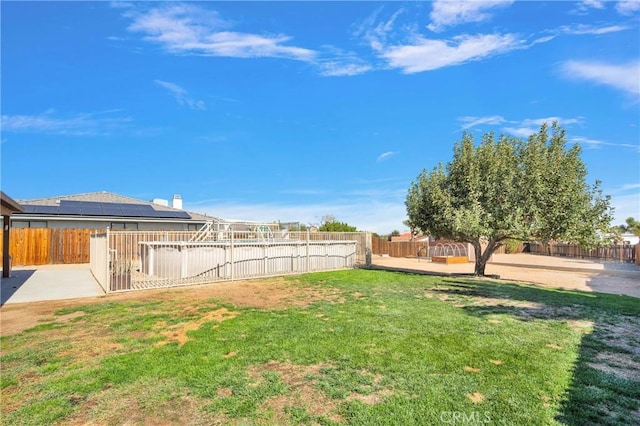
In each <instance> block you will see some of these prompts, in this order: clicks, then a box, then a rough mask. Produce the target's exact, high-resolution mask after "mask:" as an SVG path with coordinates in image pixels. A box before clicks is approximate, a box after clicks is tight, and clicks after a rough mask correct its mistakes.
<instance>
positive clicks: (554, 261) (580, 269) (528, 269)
mask: <svg viewBox="0 0 640 426" xmlns="http://www.w3.org/2000/svg"><path fill="white" fill-rule="evenodd" d="M372 263H373V265H374V266H375V267H380V268H392V269H398V270H406V271H415V272H424V273H435V274H471V273H473V267H474V265H473V263H466V264H458V265H455V264H454V265H445V264H437V263H433V262H430V261H427V260H425V259H416V258H398V257H384V256H373V259H372ZM485 272H486V274H487V275H497V276H499V277H500V279H502V280H508V281H516V282H524V283H532V284H537V285H541V286H543V287H549V288H558V289H563V290H580V291H597V292H602V293H611V294H624V295H627V296H633V297H638V298H640V266H638V265H633V264H625V263H614V262H597V261H589V260H582V259H571V258H562V257H550V256H537V255H530V254H507V255H494V258H493V259H492V261H491V262H489V263H488V264H487V267H486V270H485Z"/></svg>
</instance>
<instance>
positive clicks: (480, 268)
mask: <svg viewBox="0 0 640 426" xmlns="http://www.w3.org/2000/svg"><path fill="white" fill-rule="evenodd" d="M498 246H499V244H498V243H496V242H495V241H493V240H489V242H488V243H487V247H486V248H485V249H484V252H482V245H481V244H480V242H479V241H478V242H477V243H475V242H474V243H473V248H474V251H475V253H476V264H475V268H474V271H473V274H474V275H477V276H481V277H484V275H485V272H484V270H485V268H486V266H487V262H488V261H489V258H490V257H491V255H492V254H493V252H494V251H495V250H496V249H497V248H498Z"/></svg>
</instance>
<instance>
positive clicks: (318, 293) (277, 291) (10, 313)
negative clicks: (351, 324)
mask: <svg viewBox="0 0 640 426" xmlns="http://www.w3.org/2000/svg"><path fill="white" fill-rule="evenodd" d="M210 299H215V300H219V301H221V302H224V303H230V304H232V305H235V306H246V307H255V308H259V309H285V308H287V307H305V306H308V305H310V304H312V303H314V302H317V301H320V300H325V301H329V302H330V303H344V298H343V297H342V294H341V292H340V291H339V290H337V289H331V288H317V287H305V286H303V285H301V284H300V283H298V282H296V281H293V280H287V279H284V278H274V279H262V280H256V281H233V282H223V283H215V284H203V285H199V286H191V287H179V288H171V289H154V290H140V291H132V292H127V293H115V294H109V295H106V296H100V297H91V298H82V299H72V300H54V301H44V302H34V303H15V304H8V305H4V306H2V307H1V308H0V332H1V333H2V335H3V336H7V335H11V334H16V333H20V332H21V331H24V330H26V329H29V328H32V327H35V326H37V325H39V324H43V323H50V322H53V321H60V322H66V321H71V320H73V319H75V318H77V317H79V316H80V315H81V314H80V313H75V314H70V315H66V316H55V315H54V314H55V312H57V311H59V310H61V309H65V308H73V307H76V306H83V305H92V304H97V303H106V302H128V301H145V302H151V301H163V300H171V301H176V302H179V303H185V304H194V305H196V304H200V303H202V302H203V301H207V300H210Z"/></svg>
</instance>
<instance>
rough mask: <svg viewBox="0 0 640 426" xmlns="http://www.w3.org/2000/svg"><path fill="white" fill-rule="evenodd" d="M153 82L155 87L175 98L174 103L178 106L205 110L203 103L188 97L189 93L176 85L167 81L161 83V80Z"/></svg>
mask: <svg viewBox="0 0 640 426" xmlns="http://www.w3.org/2000/svg"><path fill="white" fill-rule="evenodd" d="M154 81H155V83H156V84H157V85H159V86H161V87H164V88H165V89H167V90H168V91H169V93H171V94H172V95H173V96H174V97H175V98H176V102H178V104H180V105H186V106H188V107H189V108H191V109H200V110H205V109H207V108H206V106H205V104H204V102H203V101H200V100H197V99H194V98H192V97H190V96H189V93H188V92H187V91H186V90H185V89H184V88H183V87H180V86H178V85H177V84H175V83H171V82H168V81H162V80H154Z"/></svg>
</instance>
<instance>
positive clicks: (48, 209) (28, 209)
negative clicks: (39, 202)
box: [22, 204, 58, 214]
mask: <svg viewBox="0 0 640 426" xmlns="http://www.w3.org/2000/svg"><path fill="white" fill-rule="evenodd" d="M22 207H23V208H24V212H25V213H38V214H57V213H58V206H34V205H24V204H23V205H22Z"/></svg>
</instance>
